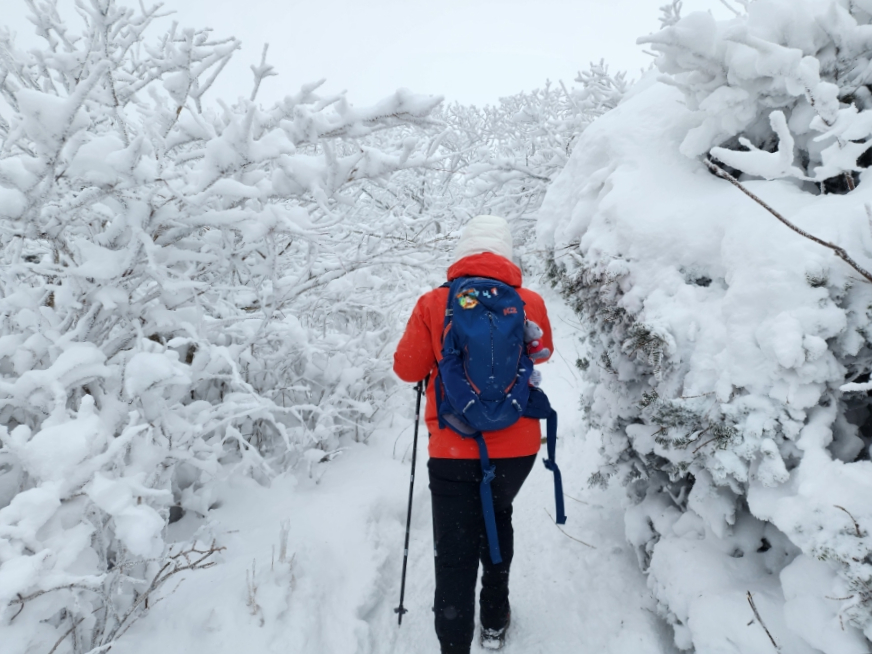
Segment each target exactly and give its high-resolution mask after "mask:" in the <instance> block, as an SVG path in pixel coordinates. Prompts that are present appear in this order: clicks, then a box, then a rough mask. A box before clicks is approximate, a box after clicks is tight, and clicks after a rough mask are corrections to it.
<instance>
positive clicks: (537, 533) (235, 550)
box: [115, 288, 675, 654]
mask: <svg viewBox="0 0 872 654" xmlns="http://www.w3.org/2000/svg"><path fill="white" fill-rule="evenodd" d="M537 290H539V291H540V292H542V293H543V295H544V296H545V298H546V302H547V303H548V305H549V309H550V313H551V317H552V322H553V327H554V337H555V349H556V352H557V353H556V355H555V357H554V358H553V359H552V361H551V362H550V363H548V364H547V365H546V366H545V367H544V369H543V376H544V382H543V387H544V389H545V390H546V391H547V392H548V394H549V396H550V398H551V400H552V403H553V404H554V406H555V407H557V408H558V410H559V412H560V421H561V422H560V430H559V433H560V436H561V440H560V443H559V446H558V453H557V461H558V463H559V464H560V466H561V469H562V471H563V476H564V485H565V490H566V493H567V495H568V496H571V497H572V498H574V499H569V497H567V500H566V501H567V507H566V511H567V514H568V516H569V520H568V522H567V524H566V525H565V526H564V528H563V529H564V532H565V533H561V531H560V530H559V529H558V527H557V526H556V525H555V524H554V522H553V519H552V517H551V516H553V515H554V491H553V484H552V477H551V474H550V473H549V472H547V471H546V470H545V468H544V466H542V465H537V466H536V467H535V468H534V469H533V472H532V473H531V474H530V477H529V479H528V480H527V483H526V484H525V486H524V488H523V489H522V490H521V493H520V495H519V496H518V498H517V500H516V502H515V517H514V524H515V543H516V545H515V559H514V562H513V564H512V583H511V602H512V628H511V631H510V634H509V638H508V642H507V644H506V647H505V649H504V650H503V651H504V652H505V654H522V653H523V654H537V653H540V652H541V653H543V654H546V653H547V654H555V653H560V652H573V653H585V654H587V653H589V654H609V653H612V654H628V653H632V654H665V653H670V654H671V653H673V652H674V651H675V650H674V648H673V647H672V645H671V644H670V643H671V634H669V633H668V629H667V628H666V627H665V626H664V625H663V624H662V623H661V622H660V621H659V620H658V619H657V618H656V617H655V615H654V613H653V611H654V603H653V600H652V599H651V596H650V593H649V592H648V590H647V588H646V585H645V578H644V576H643V575H642V573H641V572H640V571H639V569H638V566H637V563H636V560H635V554H634V553H633V552H632V550H631V548H630V547H629V546H628V545H627V543H626V541H625V539H624V528H623V511H622V509H621V503H622V500H623V489H621V488H620V487H617V486H615V487H612V488H609V489H607V490H604V491H603V490H592V489H589V488H588V487H587V479H588V477H589V476H590V473H591V472H593V471H594V470H595V469H596V464H597V460H598V454H597V443H595V442H589V441H586V440H585V439H584V434H583V433H582V421H581V416H580V414H579V412H578V409H577V408H576V407H577V406H578V394H579V392H580V390H579V388H580V386H579V385H580V378H579V375H578V371H577V370H576V369H575V367H574V363H575V361H576V359H577V351H576V343H577V339H576V338H575V336H574V334H575V333H577V331H578V327H579V326H578V325H577V323H576V321H575V318H574V316H573V314H572V312H571V311H570V310H569V309H568V308H567V307H566V306H565V305H564V304H563V302H562V301H561V300H560V298H559V297H557V296H556V295H555V294H554V293H553V292H551V291H550V290H549V289H541V288H540V289H537ZM404 392H408V402H407V404H408V412H407V413H408V416H406V417H404V418H403V419H402V420H400V419H399V418H397V419H395V420H393V421H392V422H393V424H392V425H391V424H390V423H389V424H388V425H387V426H385V428H384V429H381V430H379V431H378V432H377V433H376V434H375V435H374V436H373V437H372V439H371V440H370V443H369V444H367V445H358V446H355V447H353V448H350V449H349V450H347V451H346V452H345V453H344V454H343V455H342V456H340V457H339V458H338V459H336V460H334V461H332V462H329V463H316V462H313V463H312V468H311V477H310V476H309V475H308V474H307V473H306V471H305V470H304V471H299V470H298V471H296V473H295V475H294V476H292V475H285V476H283V477H281V478H279V479H278V480H275V481H274V482H273V483H272V485H271V487H270V488H265V487H263V486H260V485H258V484H257V483H255V482H254V481H252V480H250V479H247V478H243V477H239V478H236V479H234V481H233V482H232V483H231V484H228V485H227V487H226V488H225V489H224V491H223V493H222V496H221V497H220V498H216V502H217V503H219V504H220V506H219V507H218V508H215V509H214V510H212V511H211V512H210V517H209V523H208V525H205V526H199V528H200V529H203V532H202V533H203V534H204V535H205V534H207V533H210V534H214V536H215V537H216V538H217V539H218V543H219V544H220V545H222V546H224V547H226V548H227V549H226V550H225V552H224V553H223V560H222V561H221V563H220V564H219V565H218V566H216V567H215V568H212V569H210V570H207V571H204V572H200V573H198V574H196V575H191V576H190V577H189V578H187V579H186V580H185V581H184V583H182V584H181V585H180V586H179V587H178V589H177V590H176V591H175V592H174V593H173V594H172V595H171V596H169V597H167V598H166V599H165V601H163V602H161V603H160V604H158V605H157V606H155V607H154V608H153V609H152V610H151V612H150V613H149V615H148V616H146V617H145V618H144V619H142V620H141V621H139V622H138V623H136V624H135V626H134V627H133V629H131V631H130V632H129V633H128V634H127V635H126V636H125V637H124V638H123V639H122V640H121V641H120V643H119V644H118V645H117V646H116V647H115V651H116V652H118V653H119V654H135V653H138V652H143V651H156V652H157V651H159V652H161V654H175V653H179V654H182V653H183V652H184V653H186V654H199V653H201V652H203V653H206V652H208V654H224V653H227V654H231V653H232V654H239V653H241V652H252V653H256V654H260V653H272V652H282V653H288V652H292V653H295V654H296V653H313V654H352V653H361V654H365V653H371V654H388V653H396V654H401V653H402V654H405V653H409V652H416V653H417V652H421V653H424V654H428V653H433V654H436V653H438V651H439V645H438V642H437V640H436V636H435V634H434V631H433V614H432V611H431V606H432V596H433V559H432V551H433V539H432V532H431V525H430V503H429V492H428V489H427V474H426V459H427V456H426V438H427V436H426V430H425V429H423V425H422V430H421V440H420V443H419V459H418V466H417V479H416V486H415V504H414V513H413V518H412V538H411V544H410V558H409V571H408V581H407V589H406V602H405V604H406V608H407V609H408V611H409V612H408V613H407V614H406V616H405V617H404V619H403V625H402V627H398V626H397V618H396V614H395V613H394V609H395V608H396V606H397V604H398V601H399V582H400V571H401V565H402V545H403V531H404V526H405V517H406V499H407V496H408V481H409V479H408V473H409V456H410V453H411V442H412V413H413V410H414V393H413V391H412V390H411V389H404ZM283 524H284V525H286V527H287V530H288V532H287V533H288V539H287V554H286V555H285V556H284V557H282V551H283V547H282V543H281V541H282V535H281V532H282V528H283ZM196 528H198V526H197V525H196V524H195V523H194V521H193V519H191V518H190V517H186V518H185V519H184V520H182V521H181V522H180V523H178V524H176V525H174V526H173V529H174V530H175V531H176V532H177V537H178V538H186V537H190V535H191V533H192V531H193V530H194V529H196ZM575 539H577V540H575ZM578 541H584V542H585V543H588V544H589V545H591V546H593V547H588V546H586V545H583V544H582V543H580V542H578ZM282 558H284V560H281V559H282ZM476 651H481V650H480V648H479V646H478V644H477V642H476V643H474V644H473V652H476Z"/></svg>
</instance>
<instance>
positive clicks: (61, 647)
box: [0, 0, 439, 653]
mask: <svg viewBox="0 0 872 654" xmlns="http://www.w3.org/2000/svg"><path fill="white" fill-rule="evenodd" d="M78 7H79V9H80V11H79V13H80V16H81V20H82V24H81V26H80V27H77V28H76V29H75V30H74V29H73V28H71V27H69V26H67V25H64V24H63V22H62V21H61V19H60V18H59V16H58V13H57V11H56V9H55V6H54V4H53V3H49V2H34V3H32V5H31V9H32V11H33V18H34V21H35V24H36V27H37V32H38V33H39V35H40V36H41V37H42V40H43V46H42V48H41V49H37V50H31V51H26V52H25V51H22V50H20V49H18V48H17V47H16V45H15V43H14V42H13V41H12V39H11V37H10V36H9V35H8V34H6V33H4V34H3V35H2V36H0V40H2V42H0V242H2V244H3V245H2V252H0V259H2V261H0V264H2V265H0V629H2V631H3V640H4V642H14V643H16V644H19V643H20V644H21V648H20V649H19V650H17V651H22V652H47V651H49V650H51V649H52V647H53V646H55V643H59V644H58V645H57V646H56V649H55V651H57V652H77V653H78V652H87V651H90V650H91V649H92V648H101V647H102V648H104V649H105V648H108V647H109V646H111V643H112V642H113V640H114V639H115V638H117V637H119V636H120V635H121V634H122V633H123V631H124V630H125V629H126V626H128V625H129V623H130V621H131V620H133V619H135V618H136V617H137V616H138V615H139V614H140V613H141V612H142V611H143V610H145V609H146V608H147V606H148V602H149V598H151V601H154V600H156V599H158V598H157V597H155V594H156V593H155V591H156V588H155V587H154V585H155V582H154V580H158V581H159V580H160V579H162V577H161V575H162V574H164V571H166V570H167V569H174V568H173V567H172V565H173V564H172V563H171V562H172V561H173V560H174V558H173V557H178V554H174V553H173V552H179V551H180V550H179V547H178V546H177V547H176V549H175V550H172V551H171V550H170V549H169V548H168V543H167V539H168V538H169V536H168V532H167V529H166V526H167V521H168V517H169V515H170V510H171V508H172V509H173V511H174V513H175V514H176V515H178V514H180V513H181V512H183V511H184V512H190V513H193V514H198V515H201V516H203V515H205V514H206V513H207V511H208V510H209V508H210V506H211V505H212V502H213V497H214V494H213V493H214V488H215V485H216V484H217V483H220V481H221V480H222V479H223V478H225V477H226V475H228V474H230V473H231V472H234V471H240V472H247V473H249V474H252V475H254V476H255V477H256V478H258V479H262V480H266V479H267V478H268V477H269V476H270V475H271V474H272V472H273V471H276V470H280V469H283V468H286V467H290V466H294V465H295V464H296V463H297V462H298V460H299V459H300V454H301V453H302V452H303V451H304V450H307V449H311V448H319V449H321V450H324V451H325V453H326V452H330V451H333V450H336V449H337V448H338V447H339V446H340V444H341V443H342V442H343V439H347V438H354V437H357V438H361V439H363V438H365V437H366V435H367V433H368V432H367V430H368V426H367V421H368V419H369V418H370V417H371V416H372V415H373V413H374V411H375V407H376V405H377V404H378V402H379V401H380V400H381V399H382V398H383V397H384V395H385V394H386V392H387V391H388V389H389V386H390V381H389V378H388V375H387V364H386V363H384V362H383V360H379V359H378V357H377V353H378V352H379V351H380V350H381V349H383V348H384V347H385V344H386V343H387V341H388V340H389V338H390V335H389V332H390V327H389V326H390V325H392V324H393V323H392V320H393V319H394V318H393V315H392V314H391V313H390V312H386V311H384V310H382V309H381V307H379V305H377V304H376V303H374V302H371V300H372V298H371V296H370V295H369V294H368V293H367V292H365V291H364V292H362V293H360V294H359V295H358V296H357V297H356V298H354V299H353V300H349V295H350V294H349V293H348V288H347V286H346V287H343V286H342V284H343V280H348V279H349V278H350V277H353V279H354V283H355V284H360V285H361V286H362V287H363V288H364V289H365V288H374V287H377V286H379V285H384V284H386V283H387V280H386V275H387V274H389V271H391V270H394V271H396V272H395V273H394V274H396V275H398V276H400V277H402V276H403V275H406V276H411V275H412V274H413V271H415V270H418V268H419V267H420V266H423V265H426V263H427V255H426V254H424V255H420V254H416V253H412V252H410V250H411V249H412V247H411V246H406V242H400V243H397V242H393V241H388V242H387V244H385V243H384V242H383V241H381V240H376V239H374V238H372V236H373V235H376V234H380V233H381V232H382V231H383V230H384V231H388V232H389V231H393V230H395V229H396V226H395V225H394V224H391V223H390V222H389V221H388V222H386V220H387V219H385V220H382V218H381V217H378V216H376V217H368V222H366V221H360V222H355V221H356V220H358V219H359V218H360V216H354V215H353V214H351V213H350V211H349V205H350V204H351V198H353V197H354V195H355V194H356V193H358V192H359V189H360V185H361V184H362V183H363V182H364V181H366V180H386V179H387V178H389V177H390V175H392V174H393V173H395V172H396V171H399V170H405V169H411V168H416V167H420V166H422V165H426V164H427V162H428V161H429V158H430V156H431V155H432V147H431V144H430V143H429V142H428V137H427V136H426V135H423V134H421V133H420V132H421V130H422V129H424V128H427V129H436V126H435V124H434V123H433V121H432V120H431V119H430V118H428V116H429V114H430V113H431V111H432V110H433V109H434V108H435V106H436V105H437V104H438V102H439V100H438V99H434V98H422V97H419V96H415V95H412V94H411V93H408V92H399V93H397V94H396V95H395V96H393V97H391V98H387V99H386V100H384V101H382V102H381V103H379V104H377V105H375V106H373V107H369V108H358V107H354V106H352V105H351V104H350V103H348V102H347V101H346V99H345V98H344V97H343V96H337V97H323V96H321V95H319V94H318V93H317V85H312V86H309V87H306V88H304V89H302V90H301V91H300V92H299V93H298V94H296V95H293V96H289V97H287V98H285V99H284V100H283V101H282V102H280V103H279V104H277V105H276V106H274V107H271V108H267V109H263V108H261V107H259V106H257V105H255V104H254V103H253V102H248V101H244V102H240V103H238V104H236V105H233V106H228V105H225V104H221V105H220V106H218V107H217V108H214V107H213V106H211V105H210V104H209V103H207V102H205V100H204V94H205V93H206V92H207V91H208V89H209V88H210V87H211V85H212V83H213V81H214V80H215V78H216V76H217V75H218V74H219V73H220V72H221V70H222V69H223V68H224V66H225V65H226V63H227V61H228V60H229V58H230V56H231V55H232V54H233V52H234V51H235V50H237V49H238V47H239V43H238V41H236V40H235V39H216V38H215V37H214V36H213V35H212V34H211V33H210V32H209V31H208V30H207V31H203V30H191V29H182V28H179V27H178V26H176V25H173V26H172V28H171V29H170V30H169V32H167V33H166V34H164V35H161V36H159V37H158V38H153V37H148V36H147V35H146V32H147V30H148V29H149V27H150V26H151V24H152V23H153V21H154V19H155V18H156V17H157V16H158V13H157V12H158V10H157V9H149V10H143V11H142V12H134V11H133V10H131V9H128V8H125V7H122V6H120V5H118V4H116V3H115V2H114V1H113V0H87V1H85V2H82V3H79V5H78ZM254 73H255V81H256V83H260V82H261V81H262V80H263V79H264V78H265V77H267V76H268V75H269V74H270V73H271V68H270V67H269V66H268V65H267V64H266V61H265V59H264V60H263V61H262V62H261V64H260V66H259V67H256V68H255V70H254ZM252 97H254V96H252ZM396 132H401V134H400V135H398V136H397V137H396V138H394V139H391V138H389V137H388V136H387V135H388V134H391V133H396ZM374 134H383V135H384V138H382V139H381V141H380V142H379V147H373V146H372V145H368V144H366V143H364V141H363V139H365V138H368V137H371V136H372V135H374ZM361 231H364V232H366V234H367V235H364V236H361V234H360V232H361ZM373 361H379V363H378V365H376V366H373V364H372V362H373ZM364 373H366V374H364ZM181 547H182V549H183V550H184V551H186V552H188V553H189V554H192V555H193V556H196V555H197V554H198V553H199V549H198V548H197V547H196V546H195V545H182V546H181ZM190 547H193V548H194V549H190ZM186 548H187V549H186ZM200 549H201V548H200ZM213 549H214V548H213ZM206 551H208V548H207V550H206ZM168 565H169V566H170V568H167V566H168ZM198 565H199V564H196V563H195V565H193V566H192V567H190V568H189V569H196V568H197V567H198ZM7 639H8V640H7ZM101 651H102V650H101Z"/></svg>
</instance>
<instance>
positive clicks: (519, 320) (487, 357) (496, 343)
mask: <svg viewBox="0 0 872 654" xmlns="http://www.w3.org/2000/svg"><path fill="white" fill-rule="evenodd" d="M443 287H444V288H448V303H447V306H446V309H445V323H444V328H443V331H442V360H441V361H440V362H439V375H438V379H437V382H436V406H437V412H438V416H439V427H440V428H445V427H448V428H449V429H451V430H453V431H454V432H456V433H457V434H459V435H460V436H462V437H464V438H473V439H475V441H476V443H477V444H478V450H479V455H480V458H481V467H482V482H481V502H482V510H483V513H484V521H485V531H486V533H487V538H488V547H489V549H490V556H491V560H492V561H493V562H494V563H495V564H496V563H500V562H502V556H501V555H500V547H499V541H498V538H497V529H496V518H495V514H494V507H493V494H492V492H491V487H490V483H491V481H492V480H493V478H494V475H495V470H494V466H493V465H491V463H490V458H489V456H488V451H487V445H486V444H485V440H484V436H483V434H482V432H485V431H497V430H500V429H505V428H506V427H510V426H511V425H513V424H515V423H516V422H517V421H518V420H519V419H520V418H522V417H526V418H535V419H537V420H547V436H548V438H547V447H548V459H546V460H545V467H546V468H548V469H549V470H551V471H552V472H553V473H554V493H555V498H556V503H557V523H558V524H564V523H565V522H566V515H565V514H564V512H563V485H562V480H561V476H560V469H559V468H558V467H557V464H556V463H555V462H554V454H555V447H556V441H557V413H556V412H555V411H554V410H553V409H552V408H551V405H550V403H549V402H548V397H547V396H546V395H545V393H544V392H542V391H541V390H539V389H538V388H535V387H533V386H530V383H529V382H530V375H531V374H532V373H533V362H532V361H531V360H530V358H529V357H528V356H527V347H526V343H525V342H524V322H525V320H526V317H525V314H524V301H523V300H522V299H521V296H520V295H518V292H517V291H516V290H515V289H514V288H513V287H512V286H509V285H508V284H504V283H503V282H501V281H498V280H495V279H489V278H486V277H460V278H458V279H455V280H454V281H453V282H449V283H446V284H443Z"/></svg>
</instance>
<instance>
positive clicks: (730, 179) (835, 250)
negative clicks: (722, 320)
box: [705, 159, 872, 282]
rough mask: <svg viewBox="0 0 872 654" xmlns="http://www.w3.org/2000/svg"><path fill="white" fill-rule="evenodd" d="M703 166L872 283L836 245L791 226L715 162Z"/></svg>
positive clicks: (867, 274) (864, 272)
mask: <svg viewBox="0 0 872 654" xmlns="http://www.w3.org/2000/svg"><path fill="white" fill-rule="evenodd" d="M705 165H706V167H708V169H709V170H710V171H712V172H713V173H714V174H715V175H717V176H718V177H720V178H721V179H725V180H726V181H728V182H730V183H731V184H732V185H733V186H735V187H736V188H738V189H739V190H740V191H742V193H744V194H745V195H747V196H748V197H749V198H751V199H752V200H754V202H756V203H757V204H759V205H760V206H761V207H763V208H764V209H766V211H768V212H769V213H771V214H772V215H773V216H775V217H776V218H777V219H778V220H780V221H781V222H782V223H784V224H785V225H787V226H788V227H789V228H790V229H792V230H793V231H794V232H796V233H797V234H799V235H800V236H803V237H805V238H807V239H808V240H810V241H814V242H815V243H817V244H818V245H823V246H824V247H825V248H829V249H830V250H832V251H833V253H834V254H835V255H836V256H837V257H839V258H840V259H841V260H842V261H844V262H845V263H847V264H848V265H849V266H851V268H853V269H854V270H856V271H857V272H858V273H860V274H861V275H863V277H864V278H865V279H866V281H867V282H872V273H870V272H869V271H868V270H866V269H865V268H863V267H862V266H860V264H858V263H857V262H856V261H854V259H852V258H851V255H849V254H848V253H847V252H846V251H845V249H844V248H842V247H839V246H838V245H834V244H833V243H830V242H829V241H825V240H823V239H822V238H818V237H817V236H814V235H813V234H809V233H808V232H807V231H805V230H804V229H801V228H799V227H797V226H796V225H794V224H793V223H792V222H790V221H789V220H788V219H787V218H785V217H784V216H783V215H781V214H780V213H779V212H778V211H776V210H775V209H773V208H772V207H770V206H769V205H768V204H766V202H764V201H763V200H762V199H761V198H760V197H759V196H758V195H755V194H754V193H753V192H751V191H750V190H749V189H748V188H747V187H746V186H745V185H744V184H742V182H740V181H739V180H738V179H736V178H735V177H733V176H732V175H731V174H730V173H728V172H727V171H726V170H724V169H723V168H721V167H720V166H718V165H717V164H716V163H715V162H713V161H712V160H711V159H706V160H705Z"/></svg>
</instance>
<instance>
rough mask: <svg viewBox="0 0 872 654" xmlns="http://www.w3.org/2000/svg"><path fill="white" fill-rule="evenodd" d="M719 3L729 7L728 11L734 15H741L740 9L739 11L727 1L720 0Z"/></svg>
mask: <svg viewBox="0 0 872 654" xmlns="http://www.w3.org/2000/svg"><path fill="white" fill-rule="evenodd" d="M721 4H722V5H724V7H726V8H727V9H729V10H730V11H732V12H733V13H734V14H735V15H736V16H741V15H742V12H740V11H739V10H738V9H736V8H735V7H734V6H733V5H731V4H730V3H729V2H727V0H721Z"/></svg>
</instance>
